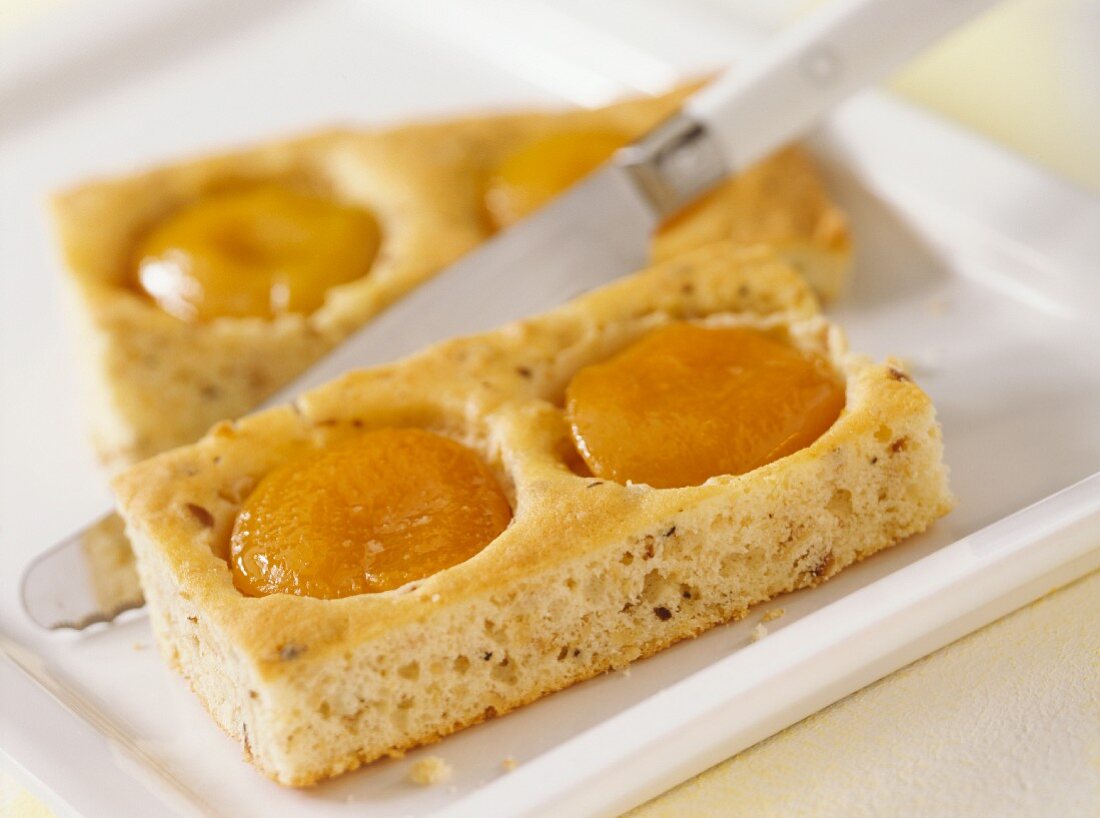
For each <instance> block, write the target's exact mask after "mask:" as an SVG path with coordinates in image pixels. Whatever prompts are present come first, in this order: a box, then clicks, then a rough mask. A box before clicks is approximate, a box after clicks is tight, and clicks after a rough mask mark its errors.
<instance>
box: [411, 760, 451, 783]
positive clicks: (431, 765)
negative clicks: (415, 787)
mask: <svg viewBox="0 0 1100 818" xmlns="http://www.w3.org/2000/svg"><path fill="white" fill-rule="evenodd" d="M453 772H454V768H453V767H451V765H450V764H448V763H447V762H446V761H444V760H443V759H442V758H440V757H439V756H426V757H425V758H422V759H420V760H419V761H417V762H416V763H415V764H413V765H412V767H411V768H410V769H409V781H411V782H412V783H414V784H419V785H420V786H422V787H432V786H435V785H436V784H442V783H443V782H444V781H446V780H447V779H448V778H450V777H451V773H453Z"/></svg>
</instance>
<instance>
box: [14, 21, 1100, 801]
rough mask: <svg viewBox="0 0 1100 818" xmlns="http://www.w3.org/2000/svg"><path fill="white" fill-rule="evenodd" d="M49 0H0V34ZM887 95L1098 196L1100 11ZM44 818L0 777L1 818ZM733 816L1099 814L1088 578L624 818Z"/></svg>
mask: <svg viewBox="0 0 1100 818" xmlns="http://www.w3.org/2000/svg"><path fill="white" fill-rule="evenodd" d="M55 2H58V0H37V2H36V1H35V0H0V27H6V26H10V25H18V23H19V21H20V20H21V19H25V18H26V17H28V16H33V14H34V12H35V11H36V10H37V9H40V8H41V7H42V6H43V5H52V4H53V3H55ZM726 3H727V4H728V5H730V6H737V5H739V4H738V2H737V0H726ZM788 5H789V4H788ZM893 86H894V88H895V89H896V90H898V91H899V92H901V93H902V94H904V95H906V96H908V97H910V98H911V99H913V100H916V101H918V102H920V103H922V104H924V105H927V106H928V107H930V108H933V109H935V110H938V111H939V112H941V113H943V114H946V115H947V116H950V117H952V118H954V119H956V120H958V121H960V122H962V123H963V124H965V125H967V126H968V127H971V128H973V129H975V130H977V131H979V132H982V133H984V134H986V135H987V136H990V137H992V138H994V139H996V140H998V141H999V142H1001V143H1002V144H1004V145H1006V146H1008V147H1010V148H1013V149H1015V150H1017V151H1019V152H1021V153H1023V154H1024V155H1025V156H1027V157H1028V158H1030V159H1032V160H1033V161H1035V162H1037V163H1039V164H1041V165H1044V166H1046V167H1047V168H1049V169H1050V170H1052V171H1054V172H1056V173H1058V174H1060V175H1062V176H1063V177H1065V178H1068V179H1070V180H1072V181H1074V182H1076V183H1077V184H1079V185H1081V186H1082V187H1085V188H1089V189H1092V190H1094V191H1097V192H1100V153H1098V147H1100V0H1015V1H1014V2H1010V3H1006V4H1005V5H1003V6H1002V7H1000V8H998V9H997V10H996V11H994V12H993V13H991V14H989V15H987V16H986V17H984V18H983V19H981V20H979V21H978V22H976V23H974V24H972V25H971V26H969V27H968V28H966V29H965V30H963V31H960V32H959V33H957V34H955V35H952V37H950V38H949V39H948V40H947V41H945V42H944V43H943V44H941V45H940V46H938V47H937V48H936V49H935V50H934V51H932V52H931V53H929V54H927V55H925V56H923V57H922V58H921V59H919V60H917V61H916V62H915V63H914V64H913V65H911V66H910V67H909V68H907V69H906V70H905V71H904V72H902V73H901V74H900V75H899V76H898V77H897V78H896V79H895V80H894V82H893ZM1097 539H1098V540H1100V531H1098V532H1097ZM52 815H53V813H52V812H51V811H50V810H49V809H48V808H46V807H45V806H44V805H42V804H41V803H40V802H39V801H38V800H37V799H36V798H35V797H34V796H33V795H31V794H30V793H29V792H28V791H27V790H25V789H24V788H23V787H22V785H21V784H20V782H19V781H17V780H16V778H15V777H14V771H6V770H4V769H2V768H0V818H50V816H52ZM739 815H746V816H748V815H751V816H753V817H754V818H766V816H783V817H784V818H798V816H813V817H814V818H827V816H844V818H858V816H924V815H927V816H937V818H948V816H1022V815H1026V816H1058V818H1069V817H1070V816H1098V815H1100V572H1098V573H1095V574H1092V575H1090V576H1088V577H1086V578H1084V579H1082V580H1080V581H1078V582H1076V583H1074V584H1073V585H1070V586H1068V587H1066V588H1063V589H1061V590H1058V591H1056V592H1054V593H1052V594H1050V595H1049V596H1047V597H1044V598H1043V599H1041V600H1039V601H1038V602H1036V603H1034V604H1032V605H1030V606H1028V607H1026V608H1024V609H1022V610H1020V611H1017V612H1016V613H1014V614H1011V615H1010V616H1007V617H1005V618H1004V619H1001V620H1000V621H998V622H995V623H994V624H992V625H989V626H988V627H986V628H983V629H982V630H980V631H977V632H976V633H974V634H971V635H970V636H968V637H966V638H965V639H961V640H959V641H958V642H956V643H954V644H952V645H949V646H948V647H946V648H943V649H942V650H939V651H937V652H936V653H933V654H932V655H930V656H928V657H926V658H924V659H922V660H920V661H919V662H916V663H914V664H912V665H910V666H908V667H906V668H904V669H902V670H900V671H898V672H896V673H894V674H892V675H890V676H888V677H886V678H885V679H882V680H881V681H879V682H877V683H876V684H873V685H871V686H870V687H868V688H865V689H864V690H861V691H859V692H858V693H854V694H853V695H851V696H849V697H847V698H846V699H843V700H841V701H840V702H837V703H836V704H834V705H833V706H831V707H829V708H827V709H825V710H823V711H821V712H820V713H817V714H816V715H814V716H811V717H810V718H808V719H805V720H804V721H802V722H800V723H798V724H796V725H794V726H792V727H790V728H788V729H786V730H784V731H783V732H781V733H779V734H777V735H775V736H773V737H772V738H770V739H768V740H767V741H764V742H761V743H760V744H758V745H756V746H755V747H752V748H750V749H749V750H746V751H745V752H742V753H740V754H739V755H737V756H735V757H734V758H731V759H729V760H727V761H725V762H723V763H722V764H719V765H718V766H716V767H714V768H712V769H711V770H709V771H707V772H706V773H703V774H702V775H700V776H698V777H696V778H694V779H692V780H691V781H688V782H685V783H684V784H682V785H680V786H679V787H677V788H675V789H673V790H672V791H670V792H668V793H666V794H664V795H662V796H660V797H659V798H656V799H654V800H653V801H650V802H649V803H647V804H645V805H643V806H641V807H639V808H637V809H636V810H633V811H632V812H631V813H629V816H630V818H684V817H690V818H719V817H721V818H725V816H739ZM111 818H115V817H114V816H111Z"/></svg>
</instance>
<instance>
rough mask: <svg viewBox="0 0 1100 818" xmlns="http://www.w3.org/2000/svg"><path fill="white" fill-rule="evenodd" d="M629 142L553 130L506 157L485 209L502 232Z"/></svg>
mask: <svg viewBox="0 0 1100 818" xmlns="http://www.w3.org/2000/svg"><path fill="white" fill-rule="evenodd" d="M629 141H630V137H629V136H628V135H627V134H625V133H622V132H621V131H617V130H611V129H608V128H599V129H597V128H588V129H585V130H572V131H558V132H556V133H550V134H547V135H544V136H541V137H539V138H537V139H533V140H531V141H530V142H528V143H527V144H525V145H522V146H521V147H519V148H518V149H516V150H515V151H513V152H512V153H509V154H508V155H507V156H505V157H504V159H503V160H502V161H501V162H500V164H498V165H497V167H496V168H495V169H494V170H493V172H492V173H491V174H490V175H489V178H488V180H487V183H486V190H485V208H486V210H487V211H488V214H489V221H490V222H492V225H493V227H494V228H496V229H498V230H499V229H503V228H505V227H508V226H509V225H510V224H513V223H514V222H517V221H519V220H520V219H522V218H523V217H524V216H527V215H529V214H531V213H533V212H534V211H535V210H538V209H539V208H540V207H542V206H543V205H544V204H546V203H547V202H548V201H549V200H550V199H552V198H554V197H555V196H557V195H558V194H559V193H561V192H562V191H563V190H565V189H566V188H568V187H570V186H571V185H573V184H574V183H575V182H577V181H579V180H580V179H582V178H583V177H585V176H587V175H588V174H589V173H591V172H592V171H594V170H595V169H596V168H597V167H599V166H600V165H601V164H603V163H604V162H606V161H607V160H608V159H610V158H611V154H613V153H614V152H615V151H617V150H618V149H619V148H621V147H622V146H623V145H625V144H626V143H627V142H629Z"/></svg>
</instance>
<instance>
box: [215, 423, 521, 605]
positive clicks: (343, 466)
mask: <svg viewBox="0 0 1100 818" xmlns="http://www.w3.org/2000/svg"><path fill="white" fill-rule="evenodd" d="M511 516H512V511H511V507H510V506H509V504H508V500H507V498H506V497H505V496H504V493H503V491H502V490H501V487H500V484H499V483H498V482H497V479H496V478H495V477H494V475H493V473H492V471H491V470H490V469H489V466H488V465H487V464H486V463H485V462H484V461H483V460H482V459H481V458H480V457H479V456H478V455H477V454H476V453H475V452H473V451H472V450H470V449H468V448H467V447H465V446H463V445H462V444H460V443H457V442H455V441H453V440H451V439H449V438H446V437H443V436H441V435H437V434H434V433H432V432H428V431H425V430H423V429H397V428H384V429H378V430H374V431H370V432H365V433H364V434H362V435H360V436H358V437H356V438H354V439H352V440H349V441H346V442H344V443H340V444H337V445H334V446H332V447H330V448H326V449H323V450H321V451H319V452H317V453H315V454H312V455H308V456H306V457H305V458H303V459H300V460H296V461H292V462H290V463H288V464H286V465H284V466H282V467H281V468H278V469H276V470H275V471H272V472H271V473H270V474H268V475H267V476H266V477H264V478H263V479H262V480H261V481H260V483H259V484H258V485H257V487H256V489H255V491H254V492H253V493H252V494H251V495H250V496H249V497H248V498H247V499H246V500H245V502H244V504H243V506H242V508H241V511H240V513H239V514H238V516H237V520H236V523H235V525H234V527H233V534H232V538H231V548H230V562H231V569H232V573H233V582H234V584H235V585H236V586H237V588H238V589H239V590H241V591H242V592H244V593H246V594H249V595H251V596H261V595H264V594H275V593H286V594H298V595H300V596H313V597H321V598H324V599H333V598H337V597H346V596H352V595H354V594H364V593H371V592H376V591H386V590H390V589H392V588H398V587H400V586H402V585H404V584H405V583H407V582H410V581H412V580H415V579H422V578H424V577H427V576H430V575H432V574H434V573H436V572H438V571H442V570H443V569H445V568H449V567H451V566H453V565H457V564H458V563H460V562H464V561H465V560H467V559H469V558H470V557H472V556H473V555H475V554H477V553H478V552H479V551H481V549H482V548H484V547H485V546H486V545H488V544H489V543H490V542H491V541H492V540H493V539H495V538H496V536H497V535H498V534H500V532H502V531H503V530H504V529H505V527H506V526H507V525H508V522H509V520H510V519H511Z"/></svg>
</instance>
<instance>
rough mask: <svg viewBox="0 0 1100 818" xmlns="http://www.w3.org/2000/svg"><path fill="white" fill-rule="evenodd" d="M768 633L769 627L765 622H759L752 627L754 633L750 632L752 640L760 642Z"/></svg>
mask: <svg viewBox="0 0 1100 818" xmlns="http://www.w3.org/2000/svg"><path fill="white" fill-rule="evenodd" d="M767 635H768V629H767V628H766V627H764V623H763V622H758V623H757V625H756V627H755V628H753V629H752V633H751V634H749V641H750V642H759V641H760V640H761V639H763V638H764V637H765V636H767Z"/></svg>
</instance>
